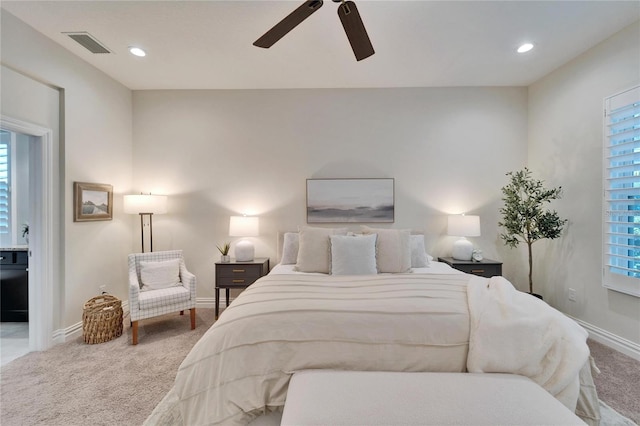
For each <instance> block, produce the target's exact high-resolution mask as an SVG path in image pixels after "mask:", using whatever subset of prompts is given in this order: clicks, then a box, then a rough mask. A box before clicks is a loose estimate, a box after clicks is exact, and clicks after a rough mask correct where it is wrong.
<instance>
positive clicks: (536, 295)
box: [527, 293, 544, 300]
mask: <svg viewBox="0 0 640 426" xmlns="http://www.w3.org/2000/svg"><path fill="white" fill-rule="evenodd" d="M527 294H530V295H532V296H535V297H537V298H538V299H540V300H544V299H543V298H542V295H540V294H536V293H527Z"/></svg>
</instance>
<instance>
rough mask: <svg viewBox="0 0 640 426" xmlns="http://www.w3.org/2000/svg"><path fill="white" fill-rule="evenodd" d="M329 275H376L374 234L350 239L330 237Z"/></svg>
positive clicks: (349, 237) (350, 237) (343, 236)
mask: <svg viewBox="0 0 640 426" xmlns="http://www.w3.org/2000/svg"><path fill="white" fill-rule="evenodd" d="M330 239H331V274H333V275H367V274H374V275H375V274H377V273H378V270H377V267H376V239H377V235H376V234H370V235H363V236H359V237H352V236H347V235H332V236H331V237H330Z"/></svg>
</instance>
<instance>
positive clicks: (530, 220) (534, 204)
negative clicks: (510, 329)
mask: <svg viewBox="0 0 640 426" xmlns="http://www.w3.org/2000/svg"><path fill="white" fill-rule="evenodd" d="M507 176H509V177H510V179H511V182H509V184H508V185H506V186H504V187H503V188H502V194H503V195H504V196H503V198H502V201H504V207H502V208H501V209H500V213H501V214H502V221H501V222H498V225H499V226H501V227H503V228H504V232H503V233H502V234H500V238H502V240H503V241H504V243H505V245H507V246H509V247H511V248H514V247H517V246H518V245H519V244H520V243H525V244H526V245H527V250H528V253H529V293H531V294H533V295H535V296H538V295H536V294H535V293H533V279H532V273H533V253H532V251H531V246H532V245H533V243H535V242H536V241H538V240H542V239H545V238H549V239H555V238H558V237H560V234H561V233H562V229H563V228H564V225H565V224H566V223H567V219H561V218H560V216H559V215H558V213H557V212H556V211H555V210H545V208H544V205H545V204H547V203H550V202H551V201H552V200H557V199H559V198H561V196H562V187H561V186H559V187H557V188H552V189H547V188H545V187H544V186H543V184H542V181H540V180H537V179H534V178H533V177H531V171H529V169H528V168H526V167H525V168H524V170H520V171H517V172H509V173H507ZM538 297H540V298H542V297H541V296H538Z"/></svg>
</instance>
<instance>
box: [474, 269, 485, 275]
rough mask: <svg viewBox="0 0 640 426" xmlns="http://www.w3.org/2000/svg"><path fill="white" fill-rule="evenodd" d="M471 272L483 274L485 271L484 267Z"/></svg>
mask: <svg viewBox="0 0 640 426" xmlns="http://www.w3.org/2000/svg"><path fill="white" fill-rule="evenodd" d="M471 273H472V274H482V273H484V269H472V270H471Z"/></svg>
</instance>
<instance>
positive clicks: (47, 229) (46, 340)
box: [0, 115, 59, 351]
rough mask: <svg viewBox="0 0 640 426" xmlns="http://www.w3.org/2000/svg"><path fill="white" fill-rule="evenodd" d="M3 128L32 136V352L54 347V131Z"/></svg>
mask: <svg viewBox="0 0 640 426" xmlns="http://www.w3.org/2000/svg"><path fill="white" fill-rule="evenodd" d="M0 127H2V128H3V129H5V130H9V131H11V132H15V133H21V134H24V135H28V136H29V144H30V146H29V350H30V351H43V350H45V349H48V348H50V347H51V346H52V345H53V301H54V297H53V289H54V287H55V288H59V287H58V279H57V276H56V274H55V268H54V256H55V251H54V245H55V240H56V235H54V233H55V228H54V223H53V216H54V215H53V208H54V204H53V200H54V195H55V194H54V191H55V188H56V186H55V185H54V182H53V171H54V164H53V159H54V155H53V131H52V130H51V129H48V128H46V127H42V126H39V125H37V124H33V123H29V122H26V121H22V120H18V119H15V118H11V117H7V116H4V115H0Z"/></svg>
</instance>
